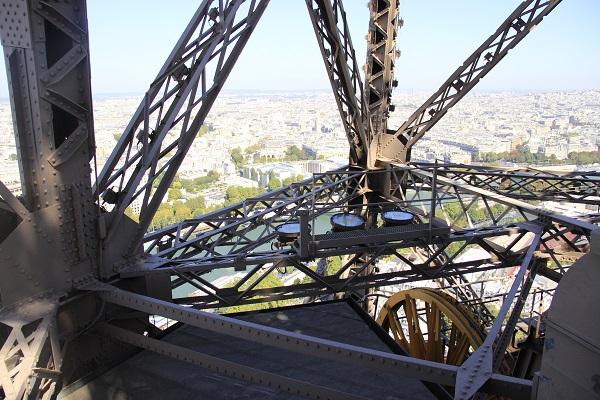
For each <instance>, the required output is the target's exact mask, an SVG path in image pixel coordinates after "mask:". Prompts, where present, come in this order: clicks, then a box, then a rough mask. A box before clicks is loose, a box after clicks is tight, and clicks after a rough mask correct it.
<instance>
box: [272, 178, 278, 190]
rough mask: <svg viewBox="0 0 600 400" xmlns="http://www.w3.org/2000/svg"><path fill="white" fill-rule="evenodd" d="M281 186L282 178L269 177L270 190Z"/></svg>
mask: <svg viewBox="0 0 600 400" xmlns="http://www.w3.org/2000/svg"><path fill="white" fill-rule="evenodd" d="M280 187H281V180H280V179H279V178H271V179H269V190H275V189H279V188H280Z"/></svg>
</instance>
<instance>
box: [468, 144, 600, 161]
mask: <svg viewBox="0 0 600 400" xmlns="http://www.w3.org/2000/svg"><path fill="white" fill-rule="evenodd" d="M474 161H478V162H484V163H496V162H499V161H506V162H513V163H517V164H552V165H557V164H577V165H589V164H596V163H600V152H598V151H581V152H576V151H574V152H571V153H569V154H568V156H567V158H566V159H565V160H559V159H557V158H556V156H555V155H554V154H551V155H550V156H546V155H545V154H543V153H532V152H531V151H530V150H529V147H527V145H519V146H517V148H516V149H515V150H512V151H504V152H500V153H494V152H489V153H479V154H478V155H477V156H476V157H475V159H474Z"/></svg>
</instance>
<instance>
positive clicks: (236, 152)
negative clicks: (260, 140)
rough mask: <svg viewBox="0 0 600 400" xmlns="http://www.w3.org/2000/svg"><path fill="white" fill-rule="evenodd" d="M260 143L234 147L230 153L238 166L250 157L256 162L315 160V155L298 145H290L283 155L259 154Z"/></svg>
mask: <svg viewBox="0 0 600 400" xmlns="http://www.w3.org/2000/svg"><path fill="white" fill-rule="evenodd" d="M260 148H261V147H260V145H253V146H250V147H247V148H246V149H245V150H242V149H241V148H239V147H236V148H234V149H232V150H231V151H230V152H229V154H230V156H231V159H232V160H233V164H234V165H235V167H236V168H238V169H239V168H243V167H245V166H246V164H248V160H249V159H250V160H251V162H252V163H254V164H265V163H270V162H286V161H303V160H314V159H315V157H314V155H311V154H309V153H308V152H307V151H306V150H305V149H303V148H300V147H298V146H295V145H294V146H289V147H287V148H286V149H285V153H284V156H283V157H269V156H260V155H258V154H257V152H258V150H260Z"/></svg>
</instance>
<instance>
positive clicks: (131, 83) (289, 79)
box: [0, 0, 600, 97]
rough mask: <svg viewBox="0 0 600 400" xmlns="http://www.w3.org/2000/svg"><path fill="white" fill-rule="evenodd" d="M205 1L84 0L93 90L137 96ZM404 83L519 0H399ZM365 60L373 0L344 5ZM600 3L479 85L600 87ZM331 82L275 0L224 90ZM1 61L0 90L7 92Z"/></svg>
mask: <svg viewBox="0 0 600 400" xmlns="http://www.w3.org/2000/svg"><path fill="white" fill-rule="evenodd" d="M199 3H200V0H194V1H192V0H169V1H168V2H165V1H164V0H88V18H89V28H90V52H91V56H90V60H91V69H92V89H93V94H94V96H100V95H106V94H119V93H123V94H140V93H143V92H145V91H146V90H147V87H148V85H149V83H150V82H151V81H152V80H153V78H154V76H155V75H156V73H157V72H158V70H159V69H160V67H161V65H162V64H163V62H164V59H165V58H166V57H167V55H168V54H169V52H170V50H171V48H172V46H173V45H174V43H175V42H176V40H177V38H178V37H179V35H180V34H181V32H182V30H183V29H184V27H185V26H186V24H187V22H188V20H189V19H190V18H191V16H192V14H193V13H194V11H195V9H196V7H197V6H198V4H199ZM400 3H401V6H400V8H401V15H402V17H403V19H404V21H405V24H404V28H402V29H401V31H400V34H399V37H398V47H399V49H400V50H401V52H402V55H401V57H400V59H399V60H398V63H397V68H396V79H397V80H398V81H399V89H400V90H408V91H431V90H435V89H437V87H439V85H441V84H442V83H443V82H444V81H445V80H446V78H447V77H448V76H449V75H450V74H451V73H452V72H453V71H454V70H455V69H456V68H457V67H458V66H459V65H460V64H462V62H463V61H464V60H465V59H466V58H467V56H468V55H469V54H471V52H472V51H473V50H475V49H476V48H477V47H478V46H479V45H480V44H481V42H483V40H484V39H485V38H487V37H488V36H489V35H490V34H492V33H493V32H494V31H495V30H496V28H497V27H498V25H499V24H500V23H501V22H502V21H503V20H504V19H505V18H506V16H507V15H509V13H510V12H511V11H512V10H513V9H514V8H515V7H516V6H517V5H518V4H519V3H520V1H519V0H502V1H498V0H497V1H473V0H453V1H440V0H401V1H400ZM344 5H345V9H346V12H347V15H348V21H349V24H350V29H351V33H352V40H353V43H354V46H355V49H356V53H357V59H358V61H359V65H361V66H362V64H363V63H364V60H365V35H366V33H367V28H368V19H369V15H368V8H367V0H346V1H345V2H344ZM598 15H600V1H598V0H563V1H562V3H561V4H559V5H558V6H557V8H556V9H555V10H554V11H553V12H552V13H551V14H550V15H549V16H548V17H546V18H545V19H544V21H542V23H541V24H540V25H539V26H538V27H536V28H535V29H534V30H533V32H531V33H530V34H529V35H528V37H526V38H525V39H524V40H523V41H522V42H521V43H520V44H519V45H518V46H517V48H515V49H514V50H512V51H511V52H510V53H509V54H508V55H507V57H506V58H505V59H504V60H502V61H501V62H500V64H499V65H498V66H496V67H495V69H494V70H493V71H492V72H490V74H488V76H487V77H486V78H485V79H483V80H482V81H481V82H480V84H479V85H478V88H477V90H481V91H551V90H582V89H583V90H584V89H600V73H599V72H598V71H600V52H599V51H598V48H599V44H600V43H599V42H600V24H598V23H597V20H598ZM328 88H329V82H328V80H327V76H326V73H325V69H324V65H323V62H322V60H321V58H320V52H319V49H318V45H317V41H316V39H315V36H314V33H313V30H312V26H311V23H310V19H309V18H308V14H307V11H306V4H305V1H302V0H271V2H270V4H269V6H268V8H267V10H266V11H265V14H264V15H263V18H262V19H261V21H259V24H258V27H257V28H256V31H255V32H254V34H253V36H252V37H251V38H250V41H249V43H248V44H247V46H246V48H245V49H244V52H243V53H242V55H241V56H240V59H239V61H238V63H237V64H236V66H235V68H234V70H233V72H232V73H231V75H230V77H229V80H228V82H227V84H226V86H225V89H226V90H250V91H252V90H290V91H295V90H322V89H328ZM7 93H8V92H7V87H6V74H5V71H4V66H2V68H1V70H0V97H7V95H8V94H7Z"/></svg>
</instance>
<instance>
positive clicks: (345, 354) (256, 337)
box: [82, 283, 531, 399]
mask: <svg viewBox="0 0 600 400" xmlns="http://www.w3.org/2000/svg"><path fill="white" fill-rule="evenodd" d="M82 289H83V288H82ZM85 289H87V290H94V291H97V292H98V295H99V296H100V297H102V298H103V299H104V300H105V301H107V302H109V303H112V304H116V305H119V306H122V307H126V308H131V309H134V310H138V311H142V312H144V313H148V314H152V315H161V316H163V317H167V318H170V319H174V320H177V321H180V322H183V323H185V324H188V325H191V326H195V327H198V328H202V329H207V330H210V331H212V332H216V333H220V334H224V335H227V336H233V337H237V338H241V339H246V340H250V341H252V342H255V343H260V344H263V345H266V346H272V347H277V348H283V349H288V350H291V351H295V352H299V353H302V354H308V355H312V356H316V357H320V358H326V359H333V360H338V361H341V362H346V363H351V364H354V365H357V366H360V367H364V368H368V369H370V370H375V371H382V372H391V373H394V374H401V375H402V376H408V377H412V378H417V379H420V380H424V381H427V382H434V383H439V384H443V385H453V384H454V381H455V378H456V374H457V372H458V367H456V366H452V365H446V364H440V363H435V362H431V361H426V360H420V359H415V358H412V357H407V356H401V355H397V354H391V353H387V352H382V351H378V350H373V349H367V348H363V347H359V346H353V345H349V344H345V343H340V342H335V341H332V340H327V339H321V338H317V337H313V336H308V335H304V334H300V333H295V332H289V331H285V330H282V329H277V328H272V327H268V326H264V325H260V324H256V323H252V322H248V321H243V320H237V319H234V318H229V317H226V316H223V315H218V314H213V313H206V312H203V311H198V310H194V309H190V308H189V307H183V306H178V305H175V304H172V303H168V302H164V301H161V300H157V299H154V298H151V297H146V296H142V295H139V294H135V293H131V292H126V291H123V290H119V289H117V288H115V287H112V286H109V285H104V284H100V283H97V284H90V285H89V286H86V287H85ZM484 390H485V391H487V392H489V393H495V394H498V395H506V396H511V397H513V398H515V399H519V398H520V399H527V398H529V396H530V392H531V381H527V380H524V379H518V378H512V377H508V376H504V375H499V374H493V376H492V377H491V378H490V380H489V382H488V385H487V386H486V387H484Z"/></svg>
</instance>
